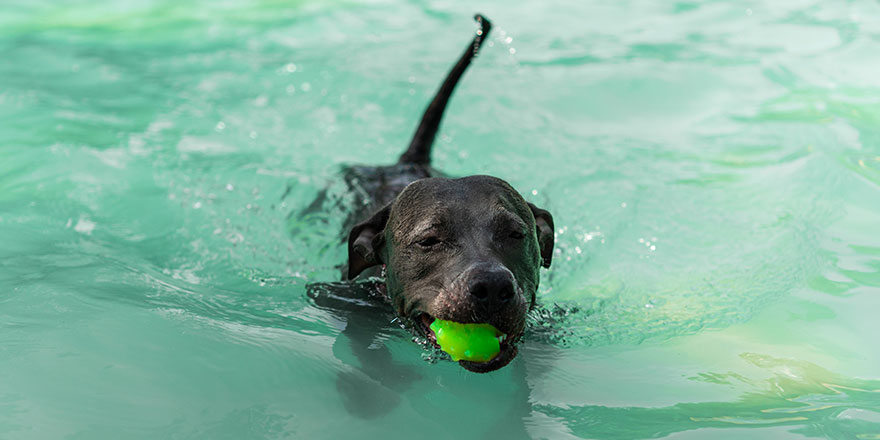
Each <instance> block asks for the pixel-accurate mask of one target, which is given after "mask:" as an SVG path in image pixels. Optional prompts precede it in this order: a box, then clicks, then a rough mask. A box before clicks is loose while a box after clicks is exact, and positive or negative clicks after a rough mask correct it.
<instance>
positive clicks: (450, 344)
mask: <svg viewBox="0 0 880 440" xmlns="http://www.w3.org/2000/svg"><path fill="white" fill-rule="evenodd" d="M431 330H433V331H434V335H435V336H437V343H438V344H439V345H440V349H442V350H443V351H445V352H447V353H449V356H452V360H454V361H460V360H465V361H471V362H489V361H491V360H492V358H494V357H495V356H496V355H497V354H498V353H499V352H500V351H501V343H500V342H499V340H498V337H499V336H501V335H503V334H504V333H502V332H500V331H499V330H498V329H497V328H495V327H493V326H492V325H491V324H462V323H458V322H453V321H444V320H442V319H435V320H434V322H432V323H431Z"/></svg>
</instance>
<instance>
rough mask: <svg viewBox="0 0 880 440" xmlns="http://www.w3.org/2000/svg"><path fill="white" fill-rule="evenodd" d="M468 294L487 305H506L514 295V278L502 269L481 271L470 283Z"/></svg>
mask: <svg viewBox="0 0 880 440" xmlns="http://www.w3.org/2000/svg"><path fill="white" fill-rule="evenodd" d="M468 292H469V293H470V294H471V296H473V297H474V298H475V299H476V300H477V301H479V302H481V303H485V304H486V305H489V306H492V305H498V306H501V305H504V304H506V303H508V302H509V301H510V299H511V298H513V295H514V287H513V276H512V275H511V274H510V271H507V270H502V269H492V270H486V271H480V272H478V273H476V274H474V275H473V276H471V278H470V280H469V281H468Z"/></svg>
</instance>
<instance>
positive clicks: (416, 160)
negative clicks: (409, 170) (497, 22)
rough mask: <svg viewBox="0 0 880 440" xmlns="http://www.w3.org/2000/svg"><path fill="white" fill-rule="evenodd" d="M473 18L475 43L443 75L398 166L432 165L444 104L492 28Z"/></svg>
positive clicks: (485, 21)
mask: <svg viewBox="0 0 880 440" xmlns="http://www.w3.org/2000/svg"><path fill="white" fill-rule="evenodd" d="M474 19H475V20H477V23H479V24H480V29H478V30H477V35H476V36H474V40H473V41H472V42H471V44H470V45H468V47H467V49H465V51H464V54H462V55H461V58H459V60H458V62H457V63H456V64H455V66H454V67H453V68H452V70H450V71H449V74H448V75H446V79H445V80H444V81H443V84H442V85H441V86H440V89H439V90H437V94H436V95H435V96H434V100H433V101H431V104H430V105H428V108H427V109H425V114H424V115H423V116H422V121H421V122H420V123H419V128H417V129H416V133H415V134H414V135H413V139H412V141H411V142H410V144H409V148H407V150H406V151H405V152H404V153H403V155H401V156H400V160H399V161H398V163H412V164H419V165H428V164H430V163H431V144H433V143H434V136H436V135H437V129H438V128H439V127H440V120H441V119H443V111H444V110H445V109H446V103H447V102H449V97H450V96H452V91H453V90H455V85H456V84H458V80H459V79H461V75H462V74H464V71H465V69H467V67H468V66H469V65H470V64H471V60H472V59H473V58H474V57H475V56H476V55H477V52H478V51H479V50H480V46H482V45H483V39H484V38H486V36H488V35H489V30H490V29H492V23H490V22H489V20H487V19H486V18H485V17H483V16H482V15H480V14H477V15H475V16H474Z"/></svg>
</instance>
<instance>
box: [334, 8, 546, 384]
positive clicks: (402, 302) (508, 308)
mask: <svg viewBox="0 0 880 440" xmlns="http://www.w3.org/2000/svg"><path fill="white" fill-rule="evenodd" d="M474 18H475V20H476V21H477V23H478V24H479V26H480V27H479V29H478V30H477V32H476V35H475V36H474V39H473V41H471V43H470V44H469V45H468V46H467V48H466V50H465V51H464V54H462V56H461V58H460V59H459V60H458V62H457V63H456V64H455V66H454V67H453V68H452V70H451V71H450V72H449V73H448V75H447V77H446V79H445V80H444V81H443V83H442V85H441V86H440V88H439V90H438V91H437V93H436V95H435V96H434V99H433V100H432V101H431V103H430V105H428V107H427V109H426V110H425V113H424V115H423V116H422V119H421V122H420V123H419V126H418V128H417V129H416V132H415V134H414V136H413V138H412V141H411V142H410V145H409V147H408V148H407V149H406V151H405V152H404V153H403V154H402V155H401V156H400V158H399V160H398V161H397V163H395V164H393V165H387V166H350V167H347V168H345V169H344V172H343V176H344V179H345V182H346V184H347V186H348V187H349V189H350V190H351V191H352V193H353V194H355V199H356V200H355V205H356V207H360V209H355V210H353V213H352V216H351V217H350V220H349V222H348V225H349V226H350V230H349V233H348V235H347V236H348V239H347V247H348V263H347V266H346V267H345V268H344V269H343V272H344V273H343V279H344V280H349V281H352V280H359V279H366V278H369V277H379V279H380V280H381V279H384V282H382V281H380V282H378V283H376V288H377V289H378V290H377V293H376V295H378V296H380V297H381V298H383V299H384V300H385V301H386V302H387V303H390V304H391V305H392V307H393V309H394V312H396V314H397V316H398V317H399V318H401V319H402V320H403V321H404V322H406V323H408V324H409V325H410V326H411V328H412V329H414V330H415V331H416V332H417V333H419V334H421V336H423V337H424V338H425V339H426V340H427V341H428V342H429V343H431V344H433V345H434V346H435V347H437V348H439V345H438V344H437V339H436V336H435V335H434V332H433V331H432V330H431V328H430V325H431V323H432V322H433V321H434V320H435V319H443V320H449V321H455V322H460V323H488V324H491V325H493V326H495V327H496V328H497V329H498V330H500V331H501V332H503V335H502V336H501V337H499V340H500V342H501V344H500V345H501V351H500V352H499V353H498V355H496V356H495V357H494V358H493V359H491V360H490V361H488V362H472V361H465V360H461V361H459V364H460V365H461V366H462V367H463V368H465V369H467V370H469V371H473V372H477V373H485V372H489V371H494V370H497V369H499V368H502V367H504V366H505V365H507V364H508V363H510V361H511V360H513V358H514V357H515V356H516V354H517V346H516V344H517V342H519V341H520V339H521V338H522V335H523V332H524V330H525V325H526V314H527V312H528V311H529V310H530V309H531V308H532V307H533V306H534V305H535V294H536V291H537V288H538V282H539V278H540V274H539V272H540V268H541V267H545V268H547V267H550V263H551V260H552V256H553V244H554V234H553V231H554V227H553V217H552V215H551V214H550V213H549V212H547V211H546V210H544V209H541V208H538V207H537V206H535V205H534V204H532V203H529V202H527V201H526V200H525V199H524V198H523V197H522V196H521V195H520V194H519V193H518V192H517V191H516V190H514V189H513V188H512V187H511V186H510V185H509V184H508V183H507V182H505V181H504V180H502V179H499V178H497V177H491V176H482V175H479V176H469V177H462V178H457V179H452V178H448V177H446V176H444V175H443V174H442V173H440V172H439V171H437V170H435V169H433V168H432V167H431V164H430V154H431V146H432V144H433V141H434V137H435V135H436V134H437V130H438V128H439V126H440V122H441V119H442V117H443V112H444V110H445V108H446V104H447V103H448V101H449V98H450V97H451V96H452V93H453V90H454V89H455V86H456V84H457V83H458V82H459V80H460V79H461V77H462V75H463V74H464V72H465V70H466V69H467V68H468V66H469V65H470V63H471V61H472V60H473V58H474V57H475V56H476V55H477V53H478V52H479V50H480V47H481V46H482V44H483V41H484V40H485V38H486V37H487V36H488V34H489V31H490V30H491V26H492V25H491V23H490V22H489V20H487V19H486V18H485V17H483V16H481V15H479V14H478V15H476V16H475V17H474ZM373 279H375V278H373Z"/></svg>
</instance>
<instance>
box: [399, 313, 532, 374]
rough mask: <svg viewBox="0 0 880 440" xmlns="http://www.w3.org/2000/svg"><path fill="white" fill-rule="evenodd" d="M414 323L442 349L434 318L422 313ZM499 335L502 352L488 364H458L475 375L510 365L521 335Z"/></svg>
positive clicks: (461, 362)
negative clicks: (433, 327) (435, 331)
mask: <svg viewBox="0 0 880 440" xmlns="http://www.w3.org/2000/svg"><path fill="white" fill-rule="evenodd" d="M413 321H414V323H415V327H416V328H417V329H418V331H419V332H420V333H422V334H423V335H424V336H425V338H426V339H427V340H428V342H429V343H430V344H431V345H433V346H434V347H435V348H438V349H439V348H441V347H440V344H439V343H438V342H437V335H436V334H435V333H434V330H432V329H431V324H432V323H433V322H434V317H433V316H431V315H429V314H427V313H421V314H419V315H418V316H416V318H415V319H413ZM499 333H501V334H500V335H498V336H496V338H497V339H498V343H499V346H500V350H499V352H498V354H496V355H495V357H493V358H492V359H490V360H488V361H486V362H474V361H466V360H460V361H458V364H459V365H461V366H462V368H464V369H465V370H468V371H472V372H474V373H488V372H490V371H495V370H497V369H499V368H502V367H504V366H505V365H507V364H509V363H510V361H512V360H513V358H514V357H516V354H517V351H518V349H517V347H516V344H515V342H516V340H517V339H518V338H519V337H520V336H521V335H513V337H511V335H508V334H507V333H504V332H501V331H499Z"/></svg>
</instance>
